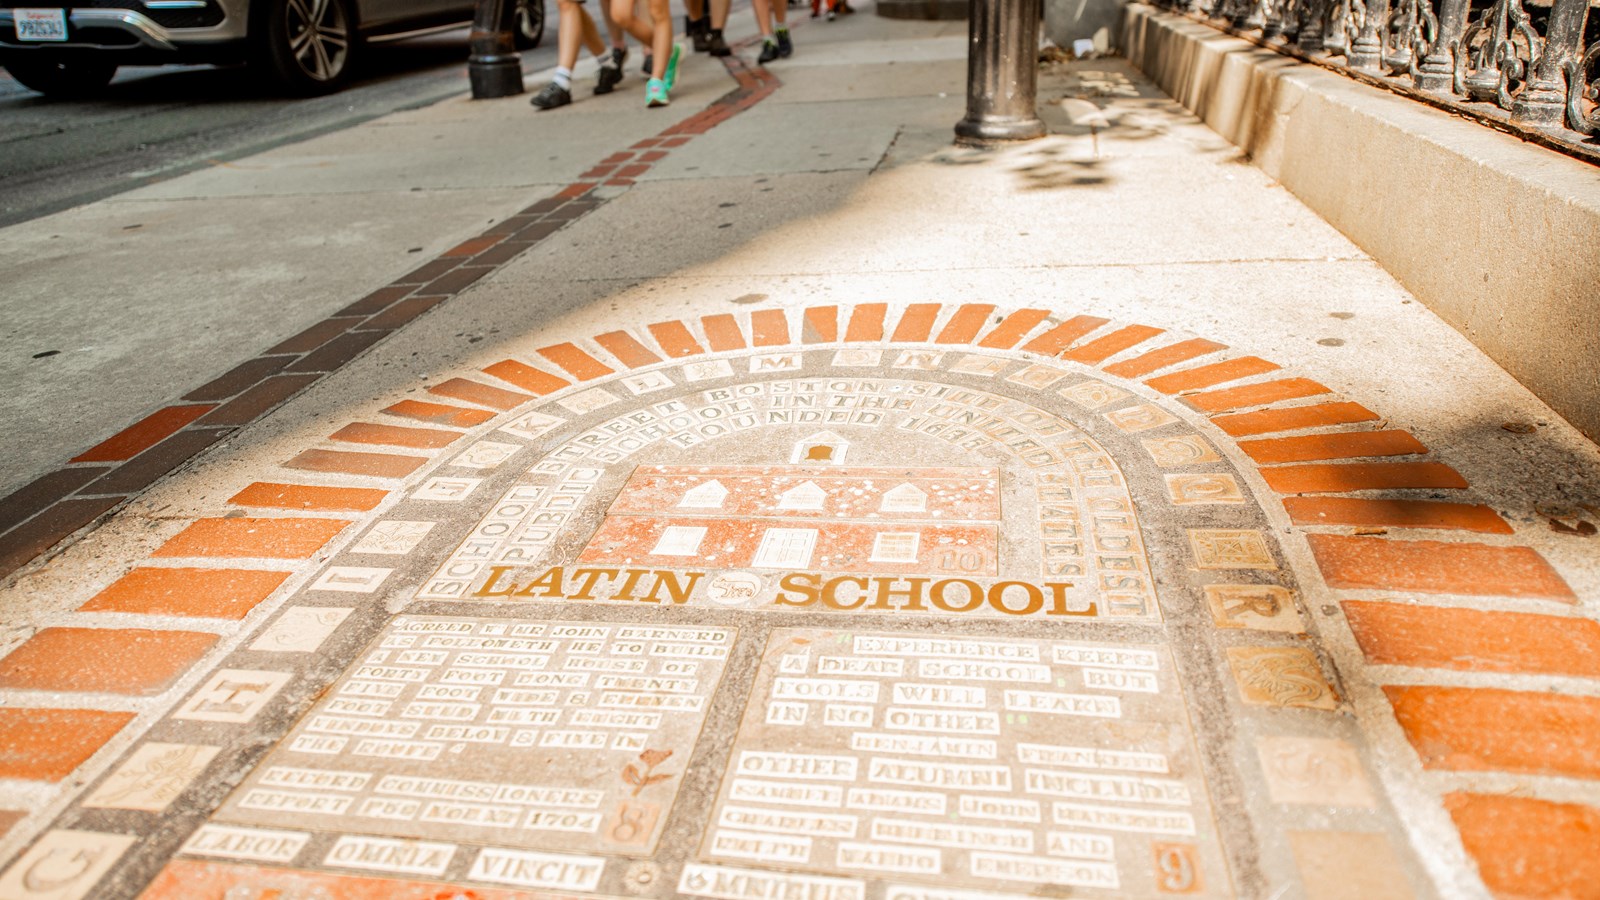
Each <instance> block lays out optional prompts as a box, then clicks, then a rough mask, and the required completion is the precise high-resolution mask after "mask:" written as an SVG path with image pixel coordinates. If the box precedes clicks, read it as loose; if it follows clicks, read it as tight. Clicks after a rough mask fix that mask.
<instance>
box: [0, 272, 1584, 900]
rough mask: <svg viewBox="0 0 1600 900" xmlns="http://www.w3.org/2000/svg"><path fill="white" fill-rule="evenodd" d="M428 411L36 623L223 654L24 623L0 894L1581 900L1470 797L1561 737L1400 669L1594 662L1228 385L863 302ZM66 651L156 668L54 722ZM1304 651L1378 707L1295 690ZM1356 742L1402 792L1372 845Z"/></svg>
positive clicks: (96, 691) (1382, 455) (1100, 339)
mask: <svg viewBox="0 0 1600 900" xmlns="http://www.w3.org/2000/svg"><path fill="white" fill-rule="evenodd" d="M428 393H429V395H430V396H429V399H427V400H424V401H419V400H403V401H400V402H398V403H394V404H392V405H390V406H387V407H385V408H383V409H382V410H374V411H373V414H372V415H371V416H369V417H364V418H363V419H362V420H361V421H357V422H351V423H341V424H340V425H339V427H338V428H336V429H332V430H331V434H333V435H334V437H333V438H330V441H329V442H328V443H327V444H326V445H322V446H316V447H309V448H306V449H305V451H304V452H302V453H300V454H298V455H296V456H293V457H292V458H289V459H286V460H285V461H284V463H283V465H282V467H281V468H279V469H277V470H276V471H273V472H267V473H262V476H261V477H262V479H263V480H261V481H260V482H258V483H256V484H253V485H251V486H249V487H248V488H246V489H245V490H243V491H241V492H240V493H239V494H238V495H237V496H236V497H234V499H233V501H232V503H233V505H234V507H235V509H234V510H232V511H230V512H229V513H228V514H226V515H221V516H218V517H215V518H206V519H200V520H197V521H195V522H193V523H192V524H190V525H189V526H188V527H187V528H185V529H184V530H183V531H181V532H179V533H178V534H177V535H176V536H174V537H173V538H172V539H171V540H170V541H169V542H168V543H167V544H165V545H163V546H162V547H160V548H158V549H157V550H156V551H155V552H154V553H153V554H152V557H151V558H150V559H148V560H145V561H142V562H138V563H135V564H132V565H131V567H129V568H127V569H126V571H125V574H122V575H121V576H120V577H119V578H117V579H116V580H115V581H113V582H111V583H110V584H108V585H107V586H106V588H105V589H104V590H103V591H102V592H101V593H100V594H99V595H97V596H96V597H95V598H93V599H92V600H90V601H89V602H88V603H87V604H85V606H84V607H83V609H82V610H81V611H80V613H79V616H80V618H82V619H83V621H84V624H86V625H87V624H89V623H91V622H93V619H94V616H95V615H97V614H101V613H104V612H114V611H115V612H152V611H153V612H155V613H157V614H159V615H162V616H168V617H173V618H171V619H168V620H167V621H173V620H177V621H181V620H182V619H183V617H193V618H197V619H198V618H204V619H207V620H211V621H222V622H224V623H227V622H232V623H236V624H233V625H229V626H226V627H227V628H230V629H232V630H225V633H224V636H223V637H221V638H219V637H218V635H217V634H215V633H205V634H201V633H198V632H187V631H184V630H182V629H181V628H166V629H151V630H146V631H142V632H138V633H134V632H131V631H129V630H127V629H118V628H98V629H92V628H56V629H47V630H45V631H42V632H40V633H39V634H38V635H36V636H35V637H33V638H32V639H30V640H29V641H28V642H26V643H24V644H23V645H22V646H21V647H20V648H19V649H17V650H16V651H14V652H13V653H12V654H11V655H10V656H8V657H6V658H5V659H3V660H0V687H5V688H6V689H9V690H14V691H18V692H24V691H41V692H42V691H55V692H66V693H54V694H49V695H44V694H41V695H40V696H50V697H57V698H59V697H62V696H77V697H79V698H81V699H80V702H78V703H75V704H67V705H65V706H63V707H62V708H51V709H15V708H13V709H6V710H3V711H0V727H3V728H4V729H5V731H6V732H7V734H8V735H14V736H17V740H15V741H12V740H9V739H8V740H7V742H6V745H7V746H10V747H15V748H18V750H17V752H15V753H14V754H13V756H12V758H11V759H10V760H6V761H3V762H4V766H3V767H0V774H4V775H5V776H7V777H12V778H26V779H33V780H35V781H38V782H40V783H41V791H42V792H43V793H50V796H52V797H53V798H55V799H54V800H52V804H53V805H48V806H47V808H48V809H49V812H48V814H39V813H35V814H33V815H32V816H29V817H28V818H26V819H25V820H23V821H22V822H21V823H19V824H16V825H14V826H13V830H12V833H11V834H10V835H9V836H8V838H7V840H6V847H7V848H9V850H10V852H11V853H12V854H19V855H16V856H15V861H14V862H12V863H11V864H10V865H9V867H8V868H6V869H5V870H4V872H3V873H0V896H19V897H61V898H69V897H70V898H81V897H89V896H94V897H113V896H128V897H132V896H144V897H149V898H165V897H193V896H204V897H229V898H232V897H252V898H254V897H368V896H371V897H378V896H383V897H416V898H438V897H481V898H490V897H513V896H514V897H535V898H549V897H569V896H571V897H596V896H601V897H669V896H687V897H712V898H730V900H742V898H764V897H774V896H783V897H806V898H856V897H859V898H878V897H893V898H899V900H934V898H944V900H998V898H1018V897H1024V896H1038V895H1041V892H1043V895H1053V894H1050V892H1052V891H1054V892H1057V893H1061V892H1067V893H1070V894H1071V895H1072V896H1084V897H1095V896H1104V897H1164V896H1197V897H1200V896H1215V897H1224V896H1235V895H1241V896H1266V895H1270V894H1271V892H1272V891H1275V890H1279V889H1282V890H1288V891H1291V892H1292V894H1291V895H1296V896H1307V897H1319V898H1320V897H1335V896H1360V897H1424V896H1430V895H1431V891H1432V888H1431V887H1430V884H1431V882H1430V881H1429V879H1428V877H1427V875H1426V874H1425V869H1424V862H1423V861H1422V860H1420V859H1419V858H1418V857H1417V855H1416V851H1415V850H1414V849H1412V848H1413V843H1412V840H1411V836H1412V835H1414V834H1416V833H1418V832H1417V829H1416V827H1415V820H1414V819H1413V818H1411V817H1414V816H1416V815H1419V814H1420V815H1423V816H1427V815H1430V814H1431V815H1435V816H1437V817H1438V818H1439V820H1440V821H1446V822H1452V823H1454V825H1455V827H1456V828H1457V829H1459V833H1460V839H1461V842H1462V846H1463V847H1464V848H1465V851H1466V852H1467V853H1469V854H1471V855H1472V856H1473V857H1474V858H1476V859H1479V860H1481V861H1482V862H1483V865H1482V868H1481V872H1482V877H1483V878H1484V880H1485V882H1486V883H1487V885H1488V887H1489V888H1490V889H1491V890H1493V891H1496V892H1499V893H1502V894H1506V895H1518V894H1521V895H1528V896H1559V895H1561V892H1562V891H1563V890H1566V891H1567V893H1568V895H1570V896H1582V895H1583V894H1582V891H1583V890H1586V889H1587V888H1584V887H1582V885H1584V884H1588V885H1590V886H1592V883H1593V882H1584V881H1579V880H1577V879H1583V878H1587V877H1589V876H1590V875H1592V874H1593V870H1594V866H1595V863H1594V861H1593V859H1594V857H1593V856H1592V855H1590V854H1589V853H1588V849H1589V848H1588V846H1587V845H1586V844H1585V838H1584V837H1583V835H1584V834H1585V833H1586V832H1585V831H1584V828H1585V827H1586V823H1590V824H1592V823H1593V822H1594V821H1595V817H1596V816H1597V815H1600V813H1597V812H1596V811H1595V810H1593V809H1590V808H1588V807H1585V806H1582V805H1576V804H1572V803H1559V802H1554V801H1553V800H1545V799H1540V798H1539V797H1537V796H1527V795H1515V796H1513V795H1508V794H1504V793H1497V792H1495V791H1493V790H1484V789H1483V788H1482V787H1481V785H1483V784H1485V783H1486V782H1484V781H1482V780H1481V779H1479V778H1478V777H1476V776H1479V775H1482V774H1483V773H1502V774H1515V773H1524V774H1534V775H1541V776H1556V777H1560V778H1566V779H1578V780H1584V781H1587V780H1590V779H1594V778H1595V777H1596V775H1597V774H1600V768H1597V767H1596V766H1595V764H1594V758H1593V744H1592V742H1589V741H1587V740H1586V739H1585V738H1584V737H1583V735H1584V734H1587V733H1592V729H1590V730H1586V729H1583V728H1577V729H1574V728H1571V727H1568V726H1569V724H1570V723H1572V722H1575V721H1581V720H1583V719H1584V717H1586V716H1587V717H1592V716H1594V714H1595V713H1594V711H1593V709H1592V708H1591V707H1592V706H1593V701H1590V700H1587V699H1585V698H1581V697H1574V696H1568V695H1562V694H1558V693H1547V692H1539V691H1527V690H1520V691H1512V690H1497V689H1488V688H1469V687H1460V686H1451V685H1445V684H1438V683H1433V681H1431V680H1430V673H1431V672H1436V671H1444V670H1460V669H1469V670H1474V671H1493V672H1512V673H1520V672H1554V673H1563V674H1590V675H1592V674H1593V672H1594V671H1595V665H1594V659H1595V658H1596V655H1595V654H1596V649H1597V647H1600V636H1597V635H1596V634H1595V630H1594V626H1593V625H1592V623H1589V622H1588V621H1587V620H1583V619H1576V618H1572V617H1569V616H1566V615H1564V613H1565V612H1566V611H1567V610H1569V609H1570V608H1571V605H1572V604H1573V603H1574V601H1575V599H1576V598H1575V597H1574V595H1573V593H1572V591H1571V590H1570V588H1568V586H1567V584H1566V582H1565V581H1564V580H1563V579H1562V577H1561V576H1560V574H1559V573H1558V572H1557V571H1555V569H1554V568H1552V567H1551V566H1550V565H1549V563H1547V562H1546V561H1545V560H1544V559H1543V558H1542V557H1541V556H1540V555H1539V554H1538V553H1537V552H1536V551H1534V550H1533V549H1531V548H1529V547H1526V546H1522V545H1520V544H1518V543H1517V542H1516V539H1515V535H1514V534H1513V533H1512V529H1511V528H1510V526H1509V525H1507V524H1506V523H1505V522H1504V521H1503V520H1502V519H1501V518H1500V517H1499V516H1497V515H1496V514H1495V513H1494V512H1492V511H1491V510H1489V509H1487V508H1485V507H1483V506H1481V505H1477V504H1474V503H1473V502H1472V501H1471V496H1470V493H1469V488H1468V486H1467V484H1466V482H1465V481H1464V480H1463V479H1462V478H1461V477H1460V476H1459V475H1458V474H1456V473H1455V472H1454V470H1452V469H1450V468H1449V466H1448V465H1447V464H1446V463H1445V462H1443V461H1441V460H1438V459H1436V458H1434V457H1433V455H1432V454H1431V453H1430V452H1429V451H1428V449H1427V448H1426V447H1424V446H1423V445H1422V444H1420V443H1419V442H1417V441H1416V440H1415V439H1414V438H1413V437H1411V436H1410V435H1408V434H1407V433H1405V432H1403V431H1400V430H1397V429H1394V428H1392V427H1388V426H1386V425H1383V424H1380V422H1381V420H1380V419H1379V418H1378V415H1377V414H1376V413H1373V412H1371V411H1368V410H1367V409H1366V408H1365V407H1362V406H1360V405H1358V404H1356V403H1354V402H1351V401H1349V400H1345V399H1342V398H1339V397H1337V396H1334V395H1333V394H1332V393H1331V392H1330V391H1328V390H1327V389H1326V388H1324V387H1323V386H1321V385H1319V384H1317V383H1315V382H1313V381H1310V380H1307V379H1305V378H1300V377H1296V376H1294V375H1293V374H1291V373H1286V372H1283V371H1281V370H1279V369H1278V368H1277V367H1276V366H1275V365H1273V364H1272V363H1270V362H1266V361H1264V360H1260V359H1256V358H1253V357H1248V356H1239V355H1237V354H1235V353H1233V352H1232V351H1230V350H1229V349H1228V348H1226V347H1223V346H1221V345H1219V344H1216V343H1213V342H1210V341H1206V340H1203V339H1200V338H1194V337H1188V336H1180V335H1170V334H1168V333H1166V332H1165V331H1163V330H1161V329H1159V328H1156V327H1151V326H1144V325H1138V324H1131V323H1118V322H1111V321H1107V320H1105V319H1103V318H1099V317H1095V316H1092V315H1090V314H1081V315H1067V316H1062V315H1060V314H1057V313H1054V312H1051V311H1048V310H1043V309H1023V310H1016V311H1004V310H997V309H995V308H994V307H992V306H988V305H964V306H957V307H945V306H940V305H936V304H921V305H913V306H910V307H908V308H905V309H903V310H892V311H891V310H890V309H888V308H887V307H885V306H883V305H880V304H870V303H867V304H860V305H856V306H853V307H814V308H810V309H804V310H801V309H794V310H779V309H771V310H756V311H753V312H750V313H748V314H745V313H741V314H727V315H715V316H708V317H706V318H704V319H702V320H698V321H678V322H664V323H657V324H654V325H650V326H647V327H644V328H638V329H632V328H629V329H622V330H617V331H612V332H608V333H605V334H600V335H595V336H593V337H591V338H588V339H583V340H572V341H570V342H562V343H555V344H550V345H547V346H544V347H536V348H533V349H531V350H530V352H528V353H526V354H525V355H519V356H517V357H515V358H509V359H506V360H503V361H500V362H498V363H495V364H493V365H489V366H487V367H485V368H484V369H483V370H482V371H477V372H463V373H459V374H457V375H454V376H452V377H447V378H444V379H442V380H440V381H438V382H437V383H436V384H434V385H432V386H431V387H430V388H429V389H428ZM422 423H426V425H427V427H426V428H423V427H422ZM419 432H426V434H423V435H419ZM351 433H361V434H364V435H368V436H371V437H372V439H373V440H372V442H371V446H372V449H369V450H362V451H359V452H356V451H352V450H350V449H348V444H347V443H345V442H344V441H342V440H341V439H339V438H338V437H337V436H338V435H340V434H345V435H348V434H351ZM1446 495H1455V498H1454V499H1440V498H1442V497H1444V496H1446ZM1423 597H1434V598H1437V599H1436V602H1434V603H1429V602H1400V601H1402V600H1413V599H1416V598H1423ZM108 640H109V641H117V642H121V643H120V646H125V647H127V648H138V647H154V646H160V648H161V653H160V654H151V657H152V658H155V657H156V656H159V658H160V659H161V660H166V661H168V662H167V664H166V667H165V668H161V667H157V666H155V665H154V664H153V663H150V662H147V661H144V659H143V658H142V657H141V656H140V655H139V653H138V652H135V651H133V650H132V649H130V652H128V653H125V654H121V653H119V654H117V655H114V656H111V655H107V656H109V660H108V661H105V662H102V663H100V664H99V665H98V666H97V667H96V677H97V678H98V679H99V680H98V681H97V682H96V683H95V684H94V685H92V686H89V687H84V686H81V685H80V684H79V682H78V681H77V679H78V678H79V677H80V673H79V671H78V670H77V669H75V668H74V667H73V666H72V665H71V664H70V663H63V662H62V660H63V659H68V660H70V659H71V658H72V657H73V655H74V654H75V653H92V652H96V650H95V648H98V647H101V646H103V645H104V644H103V642H105V641H108ZM1351 641H1353V642H1354V644H1355V645H1356V646H1359V648H1360V649H1361V650H1362V651H1363V652H1364V653H1365V654H1366V655H1367V657H1368V659H1369V661H1370V662H1372V663H1373V664H1375V666H1376V667H1375V668H1373V669H1371V670H1369V672H1368V673H1367V674H1366V675H1364V676H1363V677H1369V678H1370V677H1376V678H1378V679H1380V680H1381V681H1382V682H1384V683H1385V684H1386V687H1385V688H1384V691H1383V692H1382V696H1383V697H1386V698H1387V702H1388V704H1389V705H1390V707H1392V712H1391V711H1390V709H1389V708H1384V707H1382V706H1377V707H1374V706H1373V705H1372V704H1371V703H1370V701H1362V700H1360V699H1359V698H1357V697H1355V696H1352V693H1351V691H1350V690H1349V689H1348V688H1347V687H1345V686H1344V678H1342V677H1341V674H1340V673H1339V672H1337V671H1336V670H1335V668H1334V666H1333V664H1332V658H1331V657H1330V656H1329V654H1328V653H1327V652H1326V649H1325V648H1326V647H1327V646H1329V645H1330V643H1333V642H1351ZM97 642H100V643H97ZM173 659H178V660H180V661H187V664H186V665H185V666H182V667H180V668H182V669H184V670H190V668H191V667H192V671H195V672H199V673H202V676H203V677H202V680H201V683H200V684H199V687H198V688H197V689H195V690H192V691H183V692H179V691H174V690H171V689H170V686H171V685H173V684H176V683H178V682H179V680H180V677H181V676H182V674H183V672H182V671H173V670H172V664H171V662H170V661H171V660H173ZM308 660H312V661H311V662H308ZM118 695H126V696H138V697H151V696H158V697H160V698H162V700H161V703H162V704H164V705H163V706H162V709H163V710H165V711H166V714H165V715H163V716H160V717H157V718H146V719H141V720H140V721H139V722H138V723H137V724H130V722H131V720H132V718H133V716H132V714H130V713H126V712H119V711H118V710H119V709H120V708H121V707H118V706H117V705H116V704H114V703H107V702H103V701H104V699H105V698H107V697H115V696H118ZM57 702H59V701H57ZM1362 703H1365V704H1367V705H1366V706H1361V705H1359V704H1362ZM1379 703H1382V701H1381V700H1380V701H1379ZM1379 717H1381V718H1382V720H1383V721H1384V722H1389V723H1395V722H1397V725H1393V724H1391V725H1387V726H1385V727H1398V728H1399V729H1400V730H1402V731H1403V732H1404V733H1405V734H1406V735H1407V736H1408V737H1409V738H1410V739H1411V742H1412V743H1413V744H1414V746H1415V748H1416V756H1415V759H1414V760H1412V761H1409V762H1407V763H1406V765H1408V766H1410V767H1412V768H1413V769H1414V770H1416V771H1426V772H1427V773H1428V777H1427V779H1426V780H1425V781H1423V782H1421V783H1423V784H1426V785H1427V786H1428V789H1429V790H1430V791H1432V792H1433V793H1432V795H1431V797H1424V798H1421V799H1420V800H1419V798H1418V797H1417V796H1415V795H1412V796H1408V797H1407V803H1406V806H1405V808H1404V809H1403V810H1401V809H1397V806H1398V804H1396V803H1395V801H1394V799H1393V796H1392V786H1393V785H1394V784H1395V783H1396V782H1397V781H1401V782H1405V783H1411V784H1414V783H1417V782H1415V781H1414V780H1412V779H1413V775H1412V773H1411V772H1400V773H1395V772H1385V771H1383V770H1382V769H1381V768H1380V767H1377V766H1376V764H1375V762H1374V760H1375V757H1374V755H1373V753H1372V752H1371V749H1370V744H1369V740H1368V733H1367V731H1366V730H1364V728H1363V727H1362V723H1363V722H1365V721H1369V720H1374V721H1375V720H1377V719H1378V718H1379ZM23 736H26V737H25V738H24V737H23ZM24 751H26V752H24ZM1487 783H1490V784H1492V783H1493V782H1487ZM52 785H53V787H52ZM42 795H43V794H42ZM180 800H181V802H180ZM1418 809H1421V812H1420V813H1418V811H1417V810H1418ZM1560 823H1568V824H1569V825H1571V826H1572V827H1565V826H1563V825H1561V824H1560ZM1427 852H1430V853H1433V852H1450V851H1449V848H1448V847H1446V848H1444V850H1443V851H1440V849H1439V848H1437V847H1431V848H1427Z"/></svg>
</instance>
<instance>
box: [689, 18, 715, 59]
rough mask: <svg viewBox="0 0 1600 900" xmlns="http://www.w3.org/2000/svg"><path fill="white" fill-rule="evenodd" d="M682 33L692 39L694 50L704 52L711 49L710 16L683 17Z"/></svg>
mask: <svg viewBox="0 0 1600 900" xmlns="http://www.w3.org/2000/svg"><path fill="white" fill-rule="evenodd" d="M683 33H684V34H686V35H688V36H689V37H691V38H693V39H694V52H696V53H704V52H706V51H707V50H710V49H711V18H710V17H709V16H707V17H705V18H702V19H691V18H689V17H688V16H684V17H683Z"/></svg>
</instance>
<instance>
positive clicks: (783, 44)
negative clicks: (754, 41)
mask: <svg viewBox="0 0 1600 900" xmlns="http://www.w3.org/2000/svg"><path fill="white" fill-rule="evenodd" d="M792 53H794V41H791V40H789V29H787V28H785V29H783V30H782V31H780V32H778V55H779V56H781V57H783V58H784V59H788V58H789V55H790V54H792Z"/></svg>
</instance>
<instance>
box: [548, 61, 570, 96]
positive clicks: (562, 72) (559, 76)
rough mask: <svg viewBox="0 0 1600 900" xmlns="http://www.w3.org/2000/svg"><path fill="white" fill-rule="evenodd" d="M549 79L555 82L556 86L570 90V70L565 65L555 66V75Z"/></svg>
mask: <svg viewBox="0 0 1600 900" xmlns="http://www.w3.org/2000/svg"><path fill="white" fill-rule="evenodd" d="M551 80H553V81H554V82H555V83H556V87H558V88H561V89H562V90H563V91H570V90H572V70H571V69H569V68H567V67H566V66H559V67H557V68H556V77H555V78H553V79H551Z"/></svg>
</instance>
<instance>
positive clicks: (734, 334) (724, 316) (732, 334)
mask: <svg viewBox="0 0 1600 900" xmlns="http://www.w3.org/2000/svg"><path fill="white" fill-rule="evenodd" d="M700 327H701V328H704V329H705V332H706V340H708V341H710V342H711V350H712V352H713V353H721V352H722V351H724V350H743V349H744V348H745V342H744V332H743V331H740V330H739V320H738V319H736V318H734V317H733V316H732V315H730V314H728V313H719V314H717V315H714V316H702V317H701V319H700Z"/></svg>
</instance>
